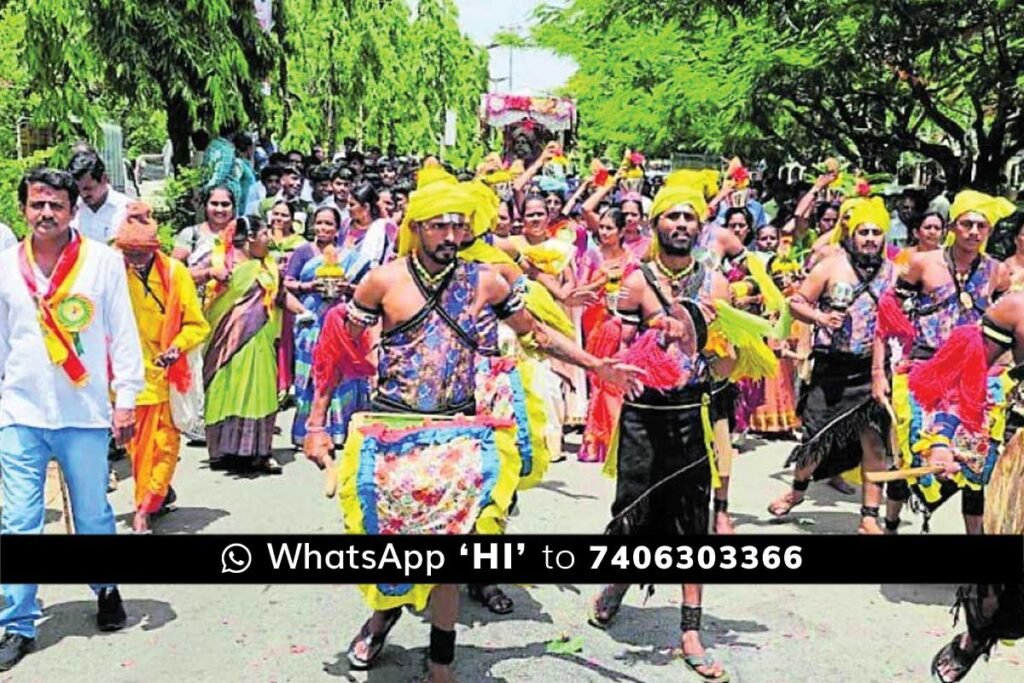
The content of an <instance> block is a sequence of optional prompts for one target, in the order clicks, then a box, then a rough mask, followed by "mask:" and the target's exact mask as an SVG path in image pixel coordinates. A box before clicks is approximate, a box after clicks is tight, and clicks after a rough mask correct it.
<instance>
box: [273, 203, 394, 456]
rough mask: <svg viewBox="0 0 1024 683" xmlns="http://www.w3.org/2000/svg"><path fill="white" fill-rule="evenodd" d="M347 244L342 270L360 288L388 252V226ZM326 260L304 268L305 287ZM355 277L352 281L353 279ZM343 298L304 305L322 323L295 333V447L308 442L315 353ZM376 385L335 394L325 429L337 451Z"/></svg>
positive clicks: (359, 381) (354, 382) (342, 388)
mask: <svg viewBox="0 0 1024 683" xmlns="http://www.w3.org/2000/svg"><path fill="white" fill-rule="evenodd" d="M348 233H349V234H347V235H346V237H345V238H344V239H343V240H342V242H341V244H342V246H341V248H340V249H339V250H338V265H339V266H340V267H341V268H342V270H344V271H345V273H346V277H347V279H349V280H350V282H351V283H352V284H353V285H355V284H358V283H359V281H360V280H362V279H363V277H365V275H366V273H368V272H369V271H370V269H371V268H375V267H377V266H379V265H380V264H381V263H382V262H383V260H384V258H385V256H386V252H387V246H386V245H387V241H386V236H385V224H384V222H383V221H379V222H375V223H373V224H372V225H371V226H370V227H369V229H368V230H366V231H365V232H362V233H361V234H360V235H359V239H358V240H356V239H354V235H353V233H352V231H351V230H350V231H348ZM323 261H324V257H323V255H322V254H318V255H316V256H314V257H313V258H312V259H310V260H309V261H307V262H306V263H305V265H303V267H302V270H301V272H300V273H299V276H298V280H299V281H300V282H312V281H314V280H315V279H316V270H317V268H319V267H320V266H321V265H322V264H323ZM349 273H351V274H352V275H351V276H348V274H349ZM342 301H343V300H342V299H335V300H327V299H324V298H323V296H321V294H320V293H319V292H311V293H310V294H307V295H306V297H305V298H303V300H302V304H303V306H305V307H306V309H307V310H310V311H313V312H314V313H316V322H315V323H313V324H312V325H309V326H305V327H296V328H295V402H296V411H295V419H294V421H293V422H292V443H293V444H294V445H295V446H296V447H301V446H302V444H303V442H304V441H305V439H306V420H307V419H308V418H309V412H310V409H311V408H312V405H313V394H314V389H315V387H314V385H313V349H314V347H315V346H316V342H317V340H318V339H319V338H320V331H321V330H322V329H323V324H324V319H325V318H326V317H327V313H328V312H329V311H330V310H331V309H332V308H334V307H335V306H336V305H338V304H339V303H342ZM369 404H370V386H369V382H368V380H367V379H366V378H355V379H350V380H345V381H342V382H340V383H339V384H338V386H337V388H336V389H335V390H334V393H333V394H332V395H331V402H330V403H329V404H328V407H327V421H326V423H325V425H324V426H325V428H326V429H327V433H328V434H330V436H331V439H332V440H333V441H334V444H335V445H336V446H341V445H342V444H344V443H345V437H346V435H347V433H348V424H349V421H350V419H351V418H352V415H353V414H354V413H356V412H359V411H365V410H368V409H369Z"/></svg>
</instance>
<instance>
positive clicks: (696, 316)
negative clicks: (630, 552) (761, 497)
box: [588, 184, 731, 683]
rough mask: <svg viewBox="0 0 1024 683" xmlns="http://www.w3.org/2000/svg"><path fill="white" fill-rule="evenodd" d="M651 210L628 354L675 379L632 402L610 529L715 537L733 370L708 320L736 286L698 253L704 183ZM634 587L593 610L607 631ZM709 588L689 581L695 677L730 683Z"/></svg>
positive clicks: (631, 292) (627, 326)
mask: <svg viewBox="0 0 1024 683" xmlns="http://www.w3.org/2000/svg"><path fill="white" fill-rule="evenodd" d="M651 215H652V219H651V220H652V222H653V224H654V226H655V231H656V235H657V242H656V243H655V247H654V249H653V251H654V254H653V255H652V257H651V259H650V261H649V262H647V263H645V264H643V265H642V266H641V267H640V268H639V269H637V270H635V271H633V272H632V273H630V275H628V276H627V277H626V278H625V279H624V281H623V283H622V293H621V294H620V298H619V304H618V315H619V317H620V318H621V320H622V339H623V341H624V342H625V343H626V344H627V345H628V348H627V349H626V351H625V352H624V354H625V355H624V356H623V358H624V359H631V357H633V354H636V355H635V357H636V361H637V363H638V365H640V366H641V367H644V368H645V369H646V368H647V367H660V370H661V372H662V373H667V374H668V375H670V376H669V377H665V378H664V379H663V380H662V381H659V382H658V383H655V382H654V381H653V375H654V373H653V372H652V373H650V374H649V376H648V377H645V379H644V380H643V381H644V382H645V386H642V387H641V386H634V387H633V388H632V389H631V391H630V393H629V395H627V397H626V400H625V401H624V402H623V405H622V409H621V413H620V415H619V423H618V435H619V436H618V451H617V453H616V452H615V451H614V449H610V450H609V456H608V461H609V463H613V464H610V465H608V467H614V471H615V473H616V482H617V483H616V491H615V500H614V502H613V503H612V517H613V518H612V521H611V522H610V523H609V525H608V527H607V529H606V533H610V534H628V535H657V536H661V537H666V536H667V537H675V536H705V535H707V533H708V522H709V519H708V517H709V506H710V503H711V489H712V486H713V484H715V480H716V479H717V476H716V475H717V472H716V470H715V469H714V459H713V457H711V456H712V454H711V453H710V452H709V450H710V449H709V448H708V447H707V446H706V439H708V438H710V435H711V422H710V415H709V410H708V403H709V394H710V382H711V373H712V370H714V372H715V374H717V375H719V376H729V375H730V373H731V367H730V363H731V361H730V360H729V359H727V358H724V357H720V355H719V354H717V353H712V352H709V350H708V349H709V348H710V347H709V345H708V344H707V342H708V339H709V325H708V323H709V322H710V321H711V320H712V319H713V318H714V317H715V313H713V312H712V310H711V308H710V306H711V302H712V301H716V302H717V303H716V307H715V310H716V311H718V312H721V311H723V310H724V309H725V308H727V307H725V306H722V304H721V303H720V302H722V301H725V300H728V297H729V291H728V282H727V281H726V279H725V277H724V276H723V275H722V274H721V272H719V271H718V270H717V269H715V268H708V267H707V266H705V265H704V264H702V263H699V262H698V261H697V260H696V258H695V257H694V254H693V250H694V247H695V245H696V242H697V239H698V236H699V234H700V232H701V225H702V220H703V219H704V218H705V216H706V215H707V204H706V201H705V198H704V194H703V192H702V191H701V190H700V189H698V188H693V187H690V186H688V185H681V184H671V185H666V186H665V187H663V188H662V189H661V190H660V191H659V192H658V195H657V196H656V197H655V199H654V203H653V205H652V208H651ZM652 342H653V343H652ZM627 362H629V361H628V360H627ZM659 374H660V373H659ZM613 459H615V460H614V461H613ZM628 588H629V586H628V585H623V584H618V585H616V584H613V585H609V586H605V587H604V588H603V589H602V590H601V592H600V593H599V594H598V595H597V597H596V599H595V600H594V602H593V604H592V606H591V610H590V616H589V619H588V621H589V622H590V624H591V625H593V626H595V627H597V628H601V629H604V628H607V627H608V626H609V625H610V624H611V622H612V620H613V619H614V618H615V616H616V615H617V614H618V611H619V608H620V606H621V604H622V599H623V598H624V597H625V594H626V591H627V589H628ZM702 588H703V587H702V586H701V585H700V584H683V586H682V608H681V610H680V612H681V619H680V630H681V631H682V636H681V638H682V652H683V657H684V661H685V663H686V665H687V667H688V668H690V669H691V670H692V671H693V672H694V673H696V674H697V675H699V676H700V677H701V678H702V679H703V680H705V681H716V682H719V683H721V682H722V681H728V680H729V676H728V674H727V673H726V672H725V671H724V669H723V668H722V665H721V663H719V662H716V661H715V660H714V658H713V657H712V656H711V655H710V654H709V653H708V652H706V651H705V650H704V647H703V645H702V644H701V641H700V626H701V602H702Z"/></svg>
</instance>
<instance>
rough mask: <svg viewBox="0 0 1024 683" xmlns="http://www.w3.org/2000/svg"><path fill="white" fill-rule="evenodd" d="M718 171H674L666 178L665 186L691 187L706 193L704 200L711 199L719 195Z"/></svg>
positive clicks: (706, 169) (707, 169) (686, 169)
mask: <svg viewBox="0 0 1024 683" xmlns="http://www.w3.org/2000/svg"><path fill="white" fill-rule="evenodd" d="M718 176H719V173H718V171H715V170H712V169H710V168H705V169H702V170H699V171H698V170H694V169H690V168H684V169H680V170H678V171H673V172H672V173H669V174H668V175H667V176H665V185H666V186H668V185H689V186H690V187H694V188H698V189H700V191H701V192H703V193H704V199H711V198H712V197H714V196H715V195H716V194H718Z"/></svg>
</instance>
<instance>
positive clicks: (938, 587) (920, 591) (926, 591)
mask: <svg viewBox="0 0 1024 683" xmlns="http://www.w3.org/2000/svg"><path fill="white" fill-rule="evenodd" d="M956 589H957V586H955V585H952V584H941V583H940V584H930V583H924V584H921V583H914V584H904V583H883V584H882V585H881V587H880V588H879V592H880V593H881V594H882V597H884V598H885V599H886V600H888V601H889V602H895V603H901V602H909V603H913V604H915V605H939V606H941V607H952V605H953V603H954V602H956Z"/></svg>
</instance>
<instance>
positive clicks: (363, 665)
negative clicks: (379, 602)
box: [346, 607, 402, 671]
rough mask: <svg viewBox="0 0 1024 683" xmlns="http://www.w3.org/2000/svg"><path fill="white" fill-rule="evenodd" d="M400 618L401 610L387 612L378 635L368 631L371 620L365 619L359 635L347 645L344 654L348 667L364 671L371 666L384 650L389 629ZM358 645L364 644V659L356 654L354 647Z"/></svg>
mask: <svg viewBox="0 0 1024 683" xmlns="http://www.w3.org/2000/svg"><path fill="white" fill-rule="evenodd" d="M400 616H402V610H401V608H397V607H396V608H395V609H392V610H388V612H387V615H386V616H385V617H384V630H382V631H381V632H380V633H373V632H372V631H370V622H371V621H372V619H367V620H366V622H365V623H364V624H363V626H362V628H360V629H359V633H358V634H357V635H356V637H355V638H353V639H352V642H351V643H349V646H348V652H347V653H346V657H347V658H348V664H349V666H350V667H352V668H353V669H355V670H356V671H366V670H367V669H369V668H370V667H371V666H373V663H374V662H375V661H376V660H377V658H378V657H379V656H380V653H381V651H383V650H384V643H385V641H387V639H388V634H389V633H391V629H392V628H394V626H395V624H396V623H398V618H399V617H400ZM359 643H366V657H365V658H363V657H360V656H359V655H357V654H356V645H358V644H359Z"/></svg>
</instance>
